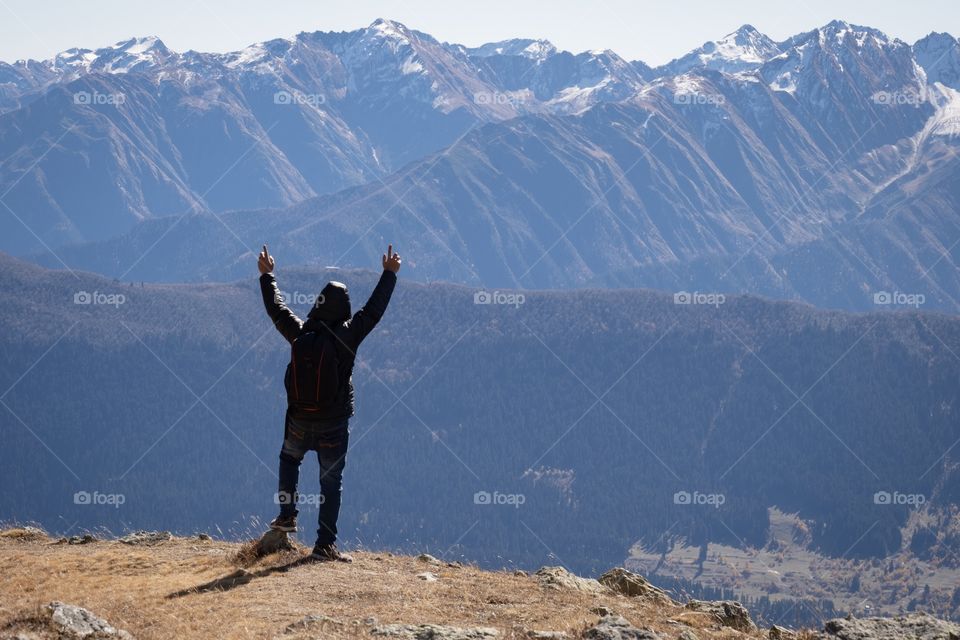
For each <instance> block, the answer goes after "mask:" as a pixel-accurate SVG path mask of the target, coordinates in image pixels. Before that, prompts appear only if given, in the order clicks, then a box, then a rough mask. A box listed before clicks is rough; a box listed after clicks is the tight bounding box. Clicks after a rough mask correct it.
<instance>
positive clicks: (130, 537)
mask: <svg viewBox="0 0 960 640" xmlns="http://www.w3.org/2000/svg"><path fill="white" fill-rule="evenodd" d="M171 539H173V534H171V533H170V532H169V531H134V532H133V533H128V534H127V535H125V536H123V537H122V538H117V541H118V542H122V543H123V544H137V545H152V544H158V543H160V542H166V541H167V540H171Z"/></svg>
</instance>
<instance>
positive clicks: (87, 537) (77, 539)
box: [57, 533, 97, 544]
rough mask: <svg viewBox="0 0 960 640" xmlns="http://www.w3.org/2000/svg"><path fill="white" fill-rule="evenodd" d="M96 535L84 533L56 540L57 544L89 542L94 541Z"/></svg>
mask: <svg viewBox="0 0 960 640" xmlns="http://www.w3.org/2000/svg"><path fill="white" fill-rule="evenodd" d="M96 541H97V538H96V536H94V535H92V534H89V533H85V534H83V535H82V536H70V537H69V538H60V539H58V540H57V544H90V543H91V542H96Z"/></svg>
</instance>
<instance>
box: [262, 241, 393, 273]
mask: <svg viewBox="0 0 960 640" xmlns="http://www.w3.org/2000/svg"><path fill="white" fill-rule="evenodd" d="M264 248H266V247H264ZM380 261H381V262H382V263H383V268H384V270H385V271H392V272H394V273H396V272H397V271H400V254H399V253H394V252H393V245H392V244H391V245H387V252H386V253H385V254H383V257H382V258H380Z"/></svg>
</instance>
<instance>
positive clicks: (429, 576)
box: [417, 571, 437, 582]
mask: <svg viewBox="0 0 960 640" xmlns="http://www.w3.org/2000/svg"><path fill="white" fill-rule="evenodd" d="M417 577H418V578H420V579H421V580H424V581H426V582H436V581H437V576H436V574H434V573H430V572H429V571H424V572H423V573H418V574H417Z"/></svg>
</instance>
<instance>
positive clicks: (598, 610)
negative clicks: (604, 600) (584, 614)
mask: <svg viewBox="0 0 960 640" xmlns="http://www.w3.org/2000/svg"><path fill="white" fill-rule="evenodd" d="M590 613H593V614H596V615H598V616H600V617H601V618H602V617H603V616H614V615H617V614H616V612H615V611H614V610H613V609H611V608H610V607H605V606H603V605H600V606H599V607H590Z"/></svg>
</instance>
